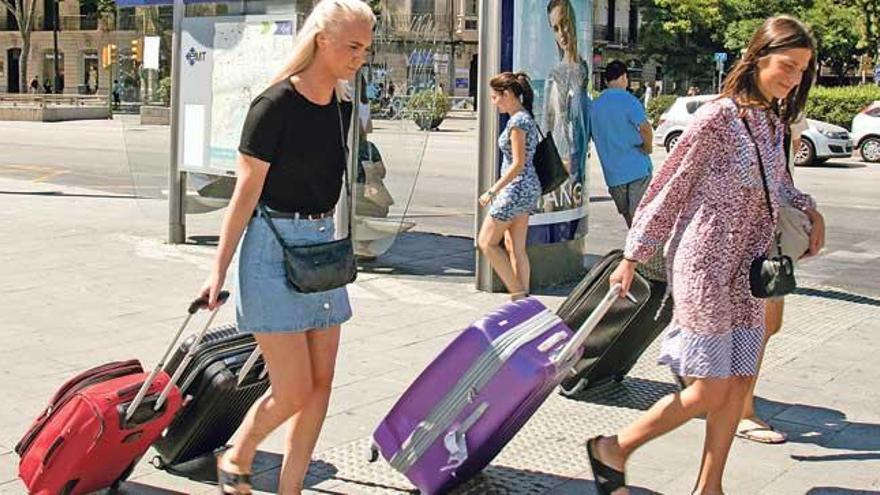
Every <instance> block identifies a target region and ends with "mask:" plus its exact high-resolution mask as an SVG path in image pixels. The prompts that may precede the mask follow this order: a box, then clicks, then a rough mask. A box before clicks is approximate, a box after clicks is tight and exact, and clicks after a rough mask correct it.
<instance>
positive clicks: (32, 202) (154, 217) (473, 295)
mask: <svg viewBox="0 0 880 495" xmlns="http://www.w3.org/2000/svg"><path fill="white" fill-rule="evenodd" d="M596 207H607V208H611V206H610V205H608V204H600V205H596ZM0 209H2V210H3V211H5V212H7V214H5V215H3V216H2V217H0V229H2V231H3V232H4V233H6V235H4V236H2V237H0V266H2V267H3V268H2V274H3V288H4V297H3V298H2V299H0V314H3V325H2V327H0V362H2V363H3V364H4V366H3V367H2V371H0V377H2V378H0V394H2V397H4V398H6V400H5V401H4V404H5V406H6V407H4V408H2V409H0V493H15V494H18V493H24V489H23V486H22V485H21V484H20V482H19V481H18V480H17V479H16V468H17V461H18V459H17V457H16V456H15V454H14V453H12V452H11V450H12V447H13V445H14V444H15V442H16V441H17V440H18V438H19V436H20V435H21V434H22V433H23V432H24V430H25V428H26V427H27V426H28V424H29V423H30V421H31V420H32V418H33V417H34V416H35V415H36V414H37V413H38V412H39V410H41V409H42V408H43V407H44V406H45V403H46V401H47V400H48V398H49V397H50V395H51V394H52V393H53V392H54V391H55V389H56V388H57V387H58V386H59V385H60V383H61V382H63V381H64V380H65V379H66V378H68V377H69V376H71V375H73V374H75V373H76V372H77V371H79V370H82V369H83V368H86V367H90V366H94V365H96V364H99V363H101V362H105V361H109V360H115V359H126V358H131V357H139V358H140V359H142V360H143V361H144V362H145V364H147V365H150V364H152V363H154V362H155V360H156V359H157V358H158V357H159V356H160V354H161V351H162V350H163V348H164V346H165V345H166V344H167V339H168V338H169V337H170V335H171V333H172V332H173V331H174V329H175V327H176V325H177V324H178V322H179V321H180V317H181V315H182V313H183V311H184V308H185V305H186V303H187V301H188V300H189V299H191V298H192V297H193V296H194V294H195V292H196V291H197V289H198V287H199V286H200V285H201V282H202V281H203V279H204V277H205V276H206V275H207V270H208V268H209V267H210V260H211V256H212V254H213V250H214V247H213V242H212V239H210V238H200V239H198V241H200V243H199V244H196V243H191V244H187V245H182V246H170V245H166V244H164V242H163V241H164V238H165V225H164V223H163V222H162V219H163V218H164V211H165V204H164V203H163V202H160V201H153V200H140V199H134V198H130V197H121V198H120V197H112V195H108V194H106V193H101V192H96V191H93V190H87V189H79V188H75V187H68V186H57V185H48V184H38V183H33V182H26V181H16V180H9V179H0ZM219 220H220V215H219V214H211V215H201V216H193V217H190V222H191V224H192V226H193V229H192V231H195V232H216V231H217V227H218V225H219ZM593 254H598V253H593ZM362 268H363V270H362V272H361V275H360V277H359V279H358V282H357V283H356V284H355V285H353V286H352V288H351V291H350V293H351V296H352V302H353V305H354V309H355V315H356V316H355V318H354V319H353V320H352V321H351V323H350V324H348V325H347V326H346V327H345V329H344V330H343V343H342V349H341V353H340V357H339V369H338V373H337V377H336V381H335V387H334V393H333V398H332V401H331V406H330V413H329V416H328V419H327V423H326V425H325V428H324V432H323V434H322V437H321V439H320V441H319V444H318V449H317V453H316V456H315V457H316V458H315V461H314V463H313V465H312V470H311V472H310V474H311V475H310V477H309V479H308V483H307V484H308V488H309V493H345V494H349V493H358V494H359V493H400V492H406V491H407V490H410V489H411V486H409V485H408V484H407V483H406V480H405V479H404V478H402V477H400V476H399V475H396V474H395V473H393V472H392V471H391V470H390V469H389V468H388V467H387V465H385V464H383V463H381V462H379V463H376V464H368V463H367V462H366V460H365V451H366V448H367V446H368V442H369V440H368V437H369V435H370V433H371V432H372V429H373V427H374V426H375V425H376V424H377V423H378V421H379V420H380V419H381V417H382V416H383V415H384V414H385V413H386V412H387V410H388V409H389V408H390V406H391V405H392V404H393V403H394V401H395V400H396V398H397V397H399V395H400V394H401V392H402V391H403V390H404V389H405V388H406V386H407V385H408V384H409V383H410V382H411V381H412V379H413V378H414V377H415V376H416V375H417V374H418V373H419V372H420V370H421V369H422V368H423V367H424V366H425V365H426V364H427V363H428V362H429V361H430V360H431V359H432V358H433V357H434V356H435V355H436V354H437V353H438V352H439V351H440V349H442V347H443V346H444V345H445V344H446V343H447V342H449V341H450V339H452V338H453V336H454V335H455V334H456V333H457V331H458V330H459V329H460V328H462V327H463V326H465V325H466V324H467V323H469V322H470V321H472V320H474V319H476V318H478V317H479V316H480V315H482V314H484V313H485V312H487V311H489V310H491V309H492V308H494V307H496V306H498V305H499V304H501V303H502V302H503V301H505V300H506V297H505V296H503V295H498V294H485V293H481V292H477V291H476V290H474V289H473V284H472V273H473V257H472V241H471V240H470V239H464V238H458V237H445V236H440V235H434V234H427V233H418V232H416V233H412V234H407V235H405V236H404V237H402V238H401V239H400V240H399V242H398V244H397V245H395V247H394V249H393V250H392V252H391V253H389V254H388V255H387V256H384V257H382V258H380V259H379V260H378V262H374V263H370V264H366V265H364V266H363V267H362ZM564 293H565V289H564V288H557V289H555V290H550V291H547V292H546V294H544V295H539V296H538V297H540V298H541V299H542V300H543V301H544V302H545V303H546V304H548V305H549V306H550V307H553V308H555V307H556V306H558V304H559V303H560V302H561V300H562V297H561V294H564ZM218 318H219V321H220V322H227V321H232V319H233V314H232V312H231V310H230V308H229V307H227V308H224V309H223V310H222V312H221V315H220V316H219V317H218ZM878 330H880V300H877V299H873V298H869V297H862V296H859V295H856V294H849V293H847V292H844V291H840V290H835V289H833V288H826V287H807V288H805V289H803V290H801V291H800V292H799V293H798V294H797V295H795V296H792V297H791V298H790V299H789V304H788V307H787V318H786V322H785V327H784V328H783V330H782V333H781V334H780V336H779V337H777V338H775V339H774V340H773V342H772V344H771V348H770V349H769V351H768V357H767V362H766V369H765V372H764V376H763V378H762V381H761V383H760V385H759V388H758V393H759V395H760V396H761V397H765V398H766V399H764V400H761V401H760V404H759V406H760V412H761V413H762V414H763V415H764V416H765V417H769V418H772V419H771V423H772V424H773V425H774V426H775V427H777V428H780V429H782V430H784V431H786V432H788V433H789V435H790V438H791V441H790V442H789V443H787V444H785V445H781V446H765V445H757V444H753V443H749V442H746V441H743V440H737V441H736V442H735V445H734V448H733V452H732V454H731V462H730V465H729V475H728V478H727V483H728V485H727V489H728V493H731V494H752V493H766V494H781V493H784V494H787V493H809V494H820V493H831V494H850V493H853V494H854V493H880V389H878V387H877V383H878V379H880V361H878V360H877V359H876V358H875V356H877V355H878V354H880V338H878V336H877V334H878ZM655 356H656V345H655V346H654V347H652V348H651V349H650V350H649V351H648V352H646V353H645V356H644V357H643V359H642V360H641V361H640V362H639V364H638V365H637V367H636V369H635V370H634V371H633V373H632V374H631V376H630V377H629V378H628V379H627V380H625V381H624V382H623V383H622V384H619V385H618V384H613V385H609V386H606V387H602V388H599V389H597V390H594V391H591V392H589V393H587V394H585V395H583V396H581V397H578V398H576V399H575V400H571V399H566V398H563V397H561V396H557V395H554V396H552V397H551V399H550V400H549V401H548V403H547V404H546V405H545V406H544V407H543V408H542V409H541V410H540V411H539V412H538V414H537V415H536V416H535V417H534V419H533V420H532V421H531V422H530V423H529V424H528V425H527V426H526V427H525V429H524V430H523V432H522V433H521V434H520V435H518V436H517V437H516V438H515V439H514V441H513V442H512V443H511V444H510V445H509V446H508V448H506V449H505V450H504V451H503V452H502V453H501V455H500V456H499V457H498V459H496V461H495V462H494V463H493V465H492V466H491V467H490V468H489V469H487V470H486V472H485V474H484V475H483V476H481V477H480V478H478V479H476V480H474V481H473V482H471V483H469V484H468V485H467V486H466V487H465V488H464V489H462V490H461V492H460V493H472V494H484V493H523V494H531V493H547V494H556V495H560V494H574V493H588V494H589V493H594V490H593V486H592V484H591V482H590V481H589V480H590V473H589V468H588V466H587V463H586V460H585V458H584V455H583V448H582V445H583V440H584V439H585V438H586V437H588V436H592V435H595V434H598V433H603V432H611V431H613V430H614V429H616V428H618V427H620V426H622V425H624V424H626V423H627V422H629V421H631V420H632V419H634V418H635V417H638V415H639V414H640V413H641V411H642V410H644V409H645V408H647V407H649V405H650V404H651V403H653V401H655V400H656V399H658V398H660V397H662V396H663V395H665V394H667V393H669V392H671V391H672V390H673V386H672V384H671V381H670V380H669V377H668V376H667V373H666V372H665V370H664V369H662V368H659V367H657V366H654V365H653V360H654V357H655ZM703 428H704V422H703V421H702V420H694V421H691V422H690V423H688V424H687V425H685V426H684V427H682V428H680V429H678V430H676V431H675V432H673V433H672V434H670V435H667V436H665V437H663V438H661V439H659V440H657V441H655V442H652V443H651V444H649V445H648V446H647V447H645V448H644V449H643V450H642V451H639V452H638V453H637V454H636V455H635V456H634V458H633V459H632V462H631V464H630V467H629V475H630V480H631V482H632V483H633V485H634V486H636V487H640V488H638V489H637V490H634V492H635V493H652V491H653V492H658V493H670V494H678V493H689V492H690V488H691V486H692V483H693V480H694V478H695V476H696V472H697V467H698V464H699V452H700V446H701V444H702V436H703ZM282 441H283V438H282V435H281V434H280V432H279V433H276V434H274V435H272V436H271V437H270V439H269V440H268V441H267V442H266V443H265V445H263V447H262V451H263V453H262V455H261V456H260V458H259V463H258V470H259V471H260V473H261V474H260V475H259V476H257V478H256V481H257V488H258V490H259V493H273V492H274V491H275V489H276V481H275V480H276V477H277V468H278V465H279V464H280V456H279V455H278V452H280V451H281V447H282ZM210 471H211V468H210V467H209V466H204V465H201V466H199V465H194V466H191V470H190V471H189V477H186V476H173V475H171V474H168V473H165V472H160V471H157V470H155V469H154V468H153V467H151V466H150V465H149V464H147V463H146V462H143V463H141V465H140V466H139V467H138V469H137V470H136V472H135V473H134V475H133V477H132V481H131V482H129V483H126V484H125V486H124V490H123V491H124V493H132V494H172V493H211V492H213V491H214V490H216V488H214V487H213V486H212V485H211V484H209V483H208V482H206V481H210V477H211V475H210Z"/></svg>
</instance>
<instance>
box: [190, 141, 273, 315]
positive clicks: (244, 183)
mask: <svg viewBox="0 0 880 495" xmlns="http://www.w3.org/2000/svg"><path fill="white" fill-rule="evenodd" d="M268 172H269V164H268V163H267V162H264V161H262V160H259V159H257V158H253V157H250V156H247V155H243V154H241V153H239V155H238V162H237V164H236V181H235V190H234V191H233V192H232V199H231V200H230V201H229V207H228V208H227V209H226V215H224V217H223V225H222V227H221V228H220V240H219V242H218V245H217V255H216V256H215V257H214V265H213V267H212V269H211V275H210V276H209V277H208V281H207V282H205V286H204V287H203V288H202V296H207V298H208V307H209V308H210V309H214V308H216V307H217V295H218V294H219V293H220V289H222V288H223V283H224V282H225V280H226V272H227V270H228V269H229V264H230V263H231V262H232V257H233V256H234V255H235V248H236V247H237V246H238V242H239V240H240V239H241V234H242V233H243V232H244V229H245V227H246V226H247V224H248V222H249V221H250V219H251V216H252V215H253V212H254V209H255V208H256V206H257V201H259V199H260V194H261V192H262V191H263V183H264V182H265V181H266V175H267V174H268Z"/></svg>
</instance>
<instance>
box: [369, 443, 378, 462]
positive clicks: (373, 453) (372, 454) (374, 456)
mask: <svg viewBox="0 0 880 495" xmlns="http://www.w3.org/2000/svg"><path fill="white" fill-rule="evenodd" d="M378 460H379V447H377V446H376V444H373V445H370V451H369V452H368V453H367V462H369V463H373V462H376V461H378Z"/></svg>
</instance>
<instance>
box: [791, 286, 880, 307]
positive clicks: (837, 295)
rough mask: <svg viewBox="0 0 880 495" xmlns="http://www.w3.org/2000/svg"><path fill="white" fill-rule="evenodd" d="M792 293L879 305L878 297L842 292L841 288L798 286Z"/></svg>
mask: <svg viewBox="0 0 880 495" xmlns="http://www.w3.org/2000/svg"><path fill="white" fill-rule="evenodd" d="M794 293H795V294H797V295H799V296H808V297H820V298H822V299H835V300H838V301H845V302H851V303H856V304H864V305H867V306H878V307H880V299H874V298H872V297H867V296H860V295H858V294H852V293H850V292H844V291H841V290H832V289H810V288H799V289H796V290H795V292H794Z"/></svg>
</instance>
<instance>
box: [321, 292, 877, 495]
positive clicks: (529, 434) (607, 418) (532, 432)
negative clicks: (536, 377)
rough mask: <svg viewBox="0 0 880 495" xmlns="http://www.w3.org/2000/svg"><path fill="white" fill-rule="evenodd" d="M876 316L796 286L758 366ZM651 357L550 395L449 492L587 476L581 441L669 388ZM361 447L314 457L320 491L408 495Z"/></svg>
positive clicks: (399, 479)
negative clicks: (626, 370)
mask: <svg viewBox="0 0 880 495" xmlns="http://www.w3.org/2000/svg"><path fill="white" fill-rule="evenodd" d="M877 318H880V302H878V301H877V300H873V299H869V298H865V297H861V296H857V295H853V294H847V293H844V292H840V291H835V290H825V289H816V288H807V289H802V290H800V291H798V293H796V294H795V295H792V296H789V297H788V298H787V302H786V322H785V327H784V328H783V330H782V332H780V334H778V336H777V337H775V338H774V340H773V341H772V342H771V345H770V347H769V349H768V350H767V356H766V360H765V368H764V369H765V370H766V369H772V368H776V367H779V366H782V365H784V364H785V363H786V362H788V361H790V360H792V359H793V358H795V357H796V356H798V355H800V354H802V353H804V352H806V351H808V350H809V349H810V348H812V347H815V346H818V345H821V344H822V342H825V341H827V340H828V339H831V338H832V337H834V336H835V335H836V334H837V333H839V332H841V331H845V330H846V329H848V328H851V327H852V326H854V325H858V324H860V323H862V322H864V321H867V320H872V319H874V320H875V321H876V319H877ZM658 352H659V339H658V341H656V342H654V344H653V345H652V346H651V347H650V348H649V349H648V350H647V351H646V352H645V353H644V355H643V356H642V359H640V360H639V362H638V363H637V365H636V366H635V368H634V369H633V370H632V372H631V373H630V374H629V376H628V377H627V378H626V379H625V380H624V381H623V382H621V383H609V384H606V385H602V386H600V387H597V388H595V389H592V390H589V391H587V392H585V393H583V394H581V395H580V396H578V397H577V398H575V399H568V398H565V397H562V396H560V395H557V394H553V395H551V396H550V398H549V399H548V400H547V402H546V403H545V404H544V405H543V406H542V407H541V408H540V409H539V410H538V412H537V413H536V414H535V416H534V417H533V418H532V420H531V421H529V423H528V424H526V426H525V427H524V428H523V429H522V431H521V432H520V433H519V434H518V435H517V436H516V437H515V438H514V439H513V440H512V441H511V442H510V444H508V445H507V447H506V448H505V449H504V450H503V451H502V452H501V454H500V455H499V456H498V457H497V458H496V459H495V461H494V462H493V463H492V465H491V466H489V467H488V468H486V470H485V471H484V472H483V474H482V475H481V476H479V477H477V478H475V479H473V480H471V481H470V482H468V483H467V484H466V485H464V486H462V487H461V488H459V489H458V490H456V492H455V493H456V494H457V495H465V494H467V495H477V494H479V495H484V494H539V493H547V492H548V491H551V490H552V489H554V488H556V487H558V486H559V485H562V484H564V483H566V482H568V481H570V480H572V479H574V478H575V477H576V476H578V475H581V474H582V473H584V472H585V471H587V470H588V469H589V468H588V465H587V461H586V456H585V454H584V441H585V439H587V438H590V437H592V436H594V435H597V434H600V433H609V432H613V431H615V430H617V429H619V428H620V427H622V426H624V425H626V424H627V423H629V422H631V421H633V420H634V419H636V418H637V417H638V416H639V415H640V414H641V413H642V411H644V410H645V409H647V408H649V407H650V406H651V405H652V404H653V403H654V402H655V401H657V400H658V399H660V398H661V397H663V396H665V395H666V394H669V393H671V392H673V391H674V390H676V387H675V385H673V383H672V378H671V375H670V374H669V371H668V369H666V368H665V367H660V366H657V365H655V358H656V356H657V354H658ZM369 445H370V440H369V439H362V440H358V441H356V442H353V443H350V444H347V445H344V446H342V447H338V448H335V449H331V450H328V451H325V452H323V453H322V454H321V455H319V456H318V458H319V459H320V461H321V462H323V463H326V464H327V465H332V466H334V467H335V469H336V473H335V474H334V475H332V476H328V477H327V478H325V479H327V480H328V481H330V483H332V484H328V485H326V486H327V490H328V491H330V492H332V493H346V494H348V493H352V494H354V493H357V494H361V493H363V494H392V493H407V492H413V491H414V489H413V487H412V485H410V484H409V483H408V481H407V480H406V478H405V477H403V476H402V475H401V474H399V473H397V472H396V471H394V470H393V469H391V468H390V467H389V466H388V464H387V463H385V462H384V461H382V460H381V459H380V460H379V461H378V462H376V463H372V464H371V463H368V462H367V452H368V449H369ZM328 474H329V473H328ZM331 480H332V481H331Z"/></svg>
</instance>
